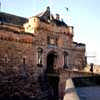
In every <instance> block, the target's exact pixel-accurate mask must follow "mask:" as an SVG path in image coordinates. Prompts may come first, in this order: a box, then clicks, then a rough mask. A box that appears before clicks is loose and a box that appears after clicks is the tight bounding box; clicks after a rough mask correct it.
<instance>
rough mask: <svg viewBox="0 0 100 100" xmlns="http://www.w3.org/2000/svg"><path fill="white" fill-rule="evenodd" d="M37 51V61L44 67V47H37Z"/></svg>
mask: <svg viewBox="0 0 100 100" xmlns="http://www.w3.org/2000/svg"><path fill="white" fill-rule="evenodd" d="M37 52H38V63H37V65H38V66H39V67H42V52H43V49H42V48H40V47H39V48H38V49H37Z"/></svg>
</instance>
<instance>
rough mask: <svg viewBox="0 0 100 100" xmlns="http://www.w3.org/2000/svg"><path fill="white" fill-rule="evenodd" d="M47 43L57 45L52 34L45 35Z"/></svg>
mask: <svg viewBox="0 0 100 100" xmlns="http://www.w3.org/2000/svg"><path fill="white" fill-rule="evenodd" d="M47 44H48V45H52V46H57V38H56V37H52V36H48V37H47Z"/></svg>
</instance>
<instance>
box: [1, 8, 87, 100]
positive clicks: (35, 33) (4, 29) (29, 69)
mask: <svg viewBox="0 0 100 100" xmlns="http://www.w3.org/2000/svg"><path fill="white" fill-rule="evenodd" d="M76 35H77V34H76ZM73 37H74V27H73V26H68V25H67V24H66V23H65V22H64V21H61V20H60V16H59V15H58V14H57V17H56V18H54V17H53V15H52V14H51V11H50V8H49V7H47V9H46V11H45V12H43V13H40V14H38V15H36V16H33V17H30V18H29V19H26V18H22V17H18V16H15V15H11V14H7V13H3V12H0V71H1V72H0V81H3V82H4V81H5V82H6V81H8V80H9V79H11V80H13V78H14V80H15V79H17V78H18V77H22V78H23V79H27V80H28V81H27V82H23V81H22V82H21V81H16V82H15V83H14V84H15V85H14V86H16V88H14V87H13V88H14V89H15V90H14V91H15V92H13V93H15V94H16V91H17V90H16V89H17V88H18V89H20V90H19V92H18V94H17V95H21V94H22V93H23V95H28V96H32V95H34V96H36V95H37V94H39V93H44V94H45V92H44V91H42V89H41V85H40V83H41V81H42V83H43V79H45V78H43V77H44V73H47V74H48V73H49V74H52V75H53V74H55V75H58V73H59V75H58V76H57V77H55V76H54V78H53V77H52V75H51V77H52V78H53V81H52V82H51V81H50V80H49V79H50V78H49V76H47V77H48V82H49V83H48V82H45V84H51V88H52V89H53V88H54V90H53V91H54V92H55V91H58V92H59V93H57V92H55V94H54V97H55V95H57V96H59V97H60V98H62V97H63V95H64V84H65V83H64V82H65V80H66V79H65V78H64V77H63V74H64V75H66V76H67V75H69V73H66V72H63V70H65V69H68V70H74V69H76V70H81V69H83V68H84V66H85V64H86V58H85V49H86V47H85V44H82V43H77V42H74V41H73ZM59 70H61V71H60V72H59ZM60 75H61V76H60ZM72 75H73V74H72ZM40 79H41V80H40ZM56 80H57V81H56ZM17 82H19V83H18V84H20V85H18V84H17ZM28 82H30V83H28ZM32 82H33V83H34V84H35V83H36V84H35V85H34V84H33V83H32ZM39 82H40V83H39ZM53 82H54V83H55V85H56V86H53V84H54V83H53ZM12 83H13V81H12ZM0 84H1V85H2V82H1V83H0ZM3 84H6V83H3ZM16 84H17V85H16ZM23 84H24V85H23ZM27 84H32V85H27ZM1 85H0V86H1ZM3 86H4V85H3ZM18 86H19V87H18ZM23 87H24V88H23ZM26 87H28V89H33V90H34V91H31V90H28V89H27V88H26ZM4 88H5V87H2V88H0V89H2V93H1V94H0V96H2V95H3V96H5V94H4V92H3V91H4ZM11 88H12V87H11ZM45 88H46V87H45ZM58 88H59V90H58ZM52 89H51V91H52ZM37 90H38V91H37ZM47 90H48V89H47ZM20 91H21V92H20ZM7 93H8V94H9V91H8V92H7ZM7 93H6V94H7ZM8 94H7V95H8ZM11 95H13V94H11ZM55 98H56V97H55ZM46 100H47V99H46ZM55 100H57V98H56V99H55ZM61 100H62V99H61Z"/></svg>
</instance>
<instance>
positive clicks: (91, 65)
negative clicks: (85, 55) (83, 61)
mask: <svg viewBox="0 0 100 100" xmlns="http://www.w3.org/2000/svg"><path fill="white" fill-rule="evenodd" d="M93 66H94V64H93V63H91V64H90V71H91V72H93Z"/></svg>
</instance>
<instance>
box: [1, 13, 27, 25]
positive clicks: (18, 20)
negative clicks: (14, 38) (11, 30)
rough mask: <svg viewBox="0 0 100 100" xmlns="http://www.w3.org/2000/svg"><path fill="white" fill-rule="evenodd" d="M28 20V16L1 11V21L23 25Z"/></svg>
mask: <svg viewBox="0 0 100 100" xmlns="http://www.w3.org/2000/svg"><path fill="white" fill-rule="evenodd" d="M27 21H28V19H27V18H24V17H20V16H16V15H12V14H8V13H5V12H0V22H5V23H10V24H15V25H23V24H24V23H26V22H27Z"/></svg>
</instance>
